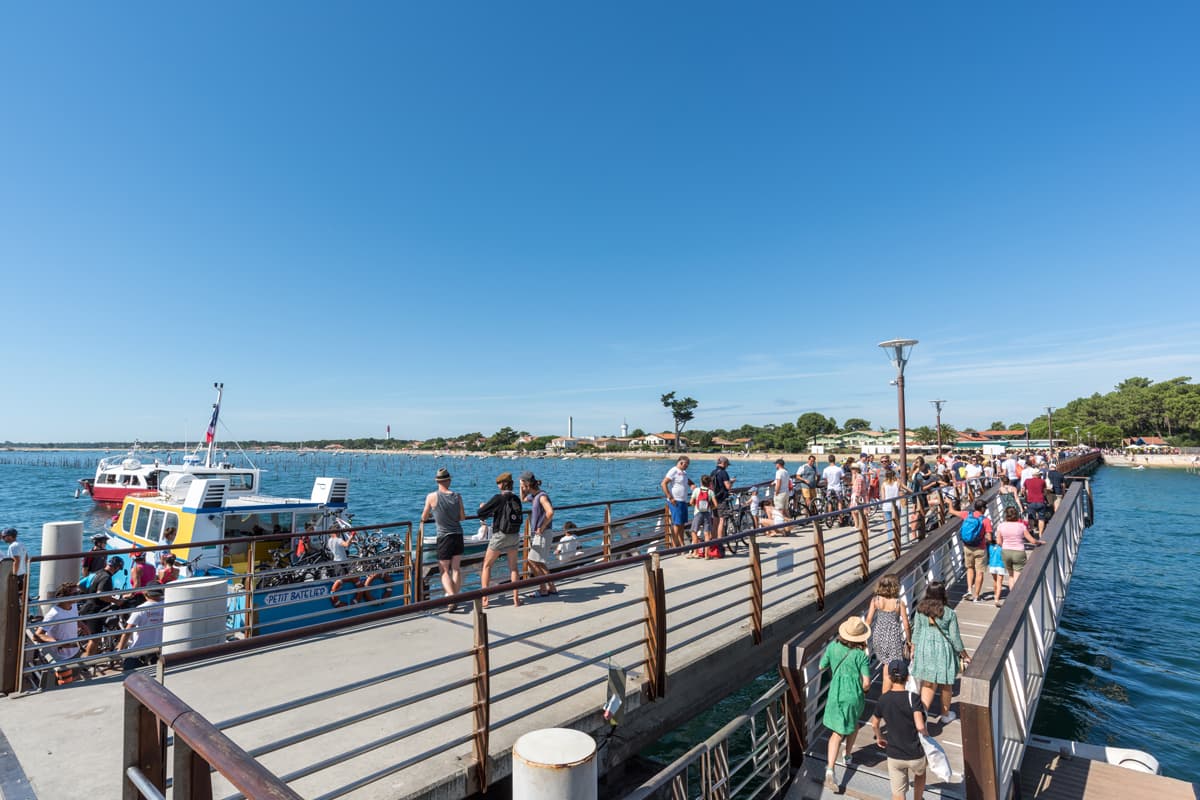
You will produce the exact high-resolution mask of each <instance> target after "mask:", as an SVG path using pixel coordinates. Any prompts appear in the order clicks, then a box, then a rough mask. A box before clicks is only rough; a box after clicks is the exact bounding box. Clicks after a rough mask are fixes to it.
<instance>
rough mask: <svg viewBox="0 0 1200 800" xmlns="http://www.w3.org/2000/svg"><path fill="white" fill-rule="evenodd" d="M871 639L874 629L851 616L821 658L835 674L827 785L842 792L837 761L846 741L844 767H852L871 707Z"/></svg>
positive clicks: (828, 711)
mask: <svg viewBox="0 0 1200 800" xmlns="http://www.w3.org/2000/svg"><path fill="white" fill-rule="evenodd" d="M870 638H871V626H870V625H868V624H867V623H865V622H863V620H862V618H861V617H850V619H848V620H846V621H845V622H843V623H842V624H841V625H840V626H839V627H838V638H837V639H835V640H834V641H832V642H830V643H829V646H828V647H826V648H825V652H824V653H823V654H822V655H821V663H820V665H819V668H820V669H822V670H824V669H829V670H830V671H831V674H830V678H829V693H828V694H827V695H826V696H825V715H824V716H823V717H822V719H821V721H822V722H823V723H824V724H825V727H826V728H828V729H829V750H828V753H827V755H828V760H827V764H826V768H825V786H826V787H828V788H829V790H830V791H832V792H835V793H836V792H838V791H839V789H838V784H837V782H836V781H835V780H834V774H833V764H834V762H835V761H836V760H837V755H838V749H839V748H840V747H841V744H842V740H843V739H845V741H846V752H845V755H843V756H842V764H843V765H847V766H848V765H849V764H850V754H851V753H852V752H854V734H855V733H857V732H858V720H859V717H861V716H862V713H863V709H864V708H865V707H866V704H867V696H866V693H867V690H869V689H870V688H871V666H870V662H869V661H868V659H867V640H868V639H870Z"/></svg>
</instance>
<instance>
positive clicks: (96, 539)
mask: <svg viewBox="0 0 1200 800" xmlns="http://www.w3.org/2000/svg"><path fill="white" fill-rule="evenodd" d="M92 541H93V542H107V541H108V534H105V533H97V534H96V535H95V536H93V537H92Z"/></svg>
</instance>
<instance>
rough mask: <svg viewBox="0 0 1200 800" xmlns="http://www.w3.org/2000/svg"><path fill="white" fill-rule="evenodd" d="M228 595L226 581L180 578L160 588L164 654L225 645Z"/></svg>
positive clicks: (221, 579)
mask: <svg viewBox="0 0 1200 800" xmlns="http://www.w3.org/2000/svg"><path fill="white" fill-rule="evenodd" d="M228 595H229V581H228V579H226V578H183V579H177V580H173V581H171V582H170V583H168V584H166V585H165V586H163V602H164V603H165V604H166V607H165V608H164V609H163V626H164V627H163V652H164V653H167V654H170V653H182V652H184V651H185V650H195V649H196V648H198V647H207V646H208V645H210V644H220V643H221V642H223V641H225V614H226V612H227V611H228V600H227V598H228ZM173 603H183V605H172V604H173ZM171 623H178V624H175V625H172V624H171Z"/></svg>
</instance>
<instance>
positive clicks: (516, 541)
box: [479, 472, 525, 608]
mask: <svg viewBox="0 0 1200 800" xmlns="http://www.w3.org/2000/svg"><path fill="white" fill-rule="evenodd" d="M496 488H497V489H498V490H499V491H497V492H496V494H494V495H492V498H491V499H490V500H488V501H487V502H486V503H480V505H479V516H480V517H481V518H482V517H487V516H489V515H490V516H491V518H492V538H491V540H490V541H488V546H487V552H486V553H485V554H484V556H483V566H482V567H481V568H480V569H479V585H480V587H482V588H484V589H486V588H488V585H489V584H490V583H491V580H492V564H494V563H496V559H498V558H500V556H504V558H505V559H506V560H507V561H508V574H509V580H511V581H512V582H513V583H516V582H517V574H518V573H517V547H518V546H519V545H520V544H521V523H522V521H523V520H524V514H525V512H524V510H523V509H522V507H521V498H520V497H518V496H517V495H515V494H513V477H512V473H511V472H501V473H500V474H499V475H497V476H496ZM482 605H483V607H484V608H487V607H488V598H486V597H485V598H483V604H482ZM513 605H514V606H519V605H521V596H520V593H519V592H518V591H517V590H516V589H513Z"/></svg>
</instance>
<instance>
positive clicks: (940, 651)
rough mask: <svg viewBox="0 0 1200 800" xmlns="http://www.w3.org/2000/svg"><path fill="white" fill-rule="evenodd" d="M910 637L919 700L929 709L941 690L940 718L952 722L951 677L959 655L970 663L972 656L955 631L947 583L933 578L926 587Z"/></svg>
mask: <svg viewBox="0 0 1200 800" xmlns="http://www.w3.org/2000/svg"><path fill="white" fill-rule="evenodd" d="M912 637H913V668H912V675H913V677H914V678H916V679H917V680H919V681H921V702H922V703H923V704H924V706H925V708H926V710H930V707H931V706H932V705H933V696H934V695H935V694H937V693H938V690H941V695H942V715H943V716H942V722H943V723H946V722H953V721H954V720H956V719H958V715H957V714H955V713H954V711H953V710H952V709H951V708H950V701H951V699H952V697H953V692H954V679H955V678H956V677H958V673H959V666H960V659H961V661H962V662H963V663H969V662H970V660H971V657H970V656H969V655H967V650H966V648H965V647H964V646H963V641H962V635H961V634H960V633H959V631H958V615H957V614H955V613H954V609H952V608H950V601H949V599H948V598H947V597H946V584H944V583H942V582H940V581H933V582H932V583H930V584H929V587H928V588H926V589H925V596H924V597H923V598H922V599H921V602H920V603H919V604H917V612H916V613H915V614H914V615H913V623H912ZM930 716H931V717H932V714H931V715H930ZM931 721H934V722H936V721H937V720H936V719H934V720H931Z"/></svg>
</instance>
